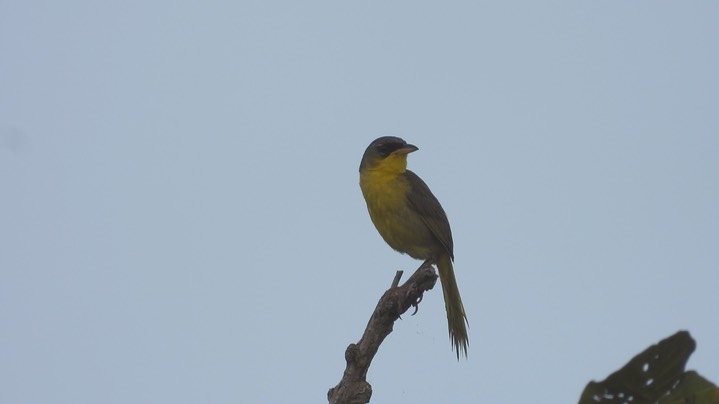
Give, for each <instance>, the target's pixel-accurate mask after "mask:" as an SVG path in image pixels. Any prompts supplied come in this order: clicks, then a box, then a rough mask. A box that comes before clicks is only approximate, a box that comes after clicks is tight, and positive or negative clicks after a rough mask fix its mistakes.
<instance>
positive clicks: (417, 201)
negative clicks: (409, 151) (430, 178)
mask: <svg viewBox="0 0 719 404" xmlns="http://www.w3.org/2000/svg"><path fill="white" fill-rule="evenodd" d="M405 173H406V175H407V180H408V181H409V184H410V192H409V194H407V199H408V202H409V204H410V206H412V208H413V209H414V210H415V211H416V212H417V213H419V214H420V216H421V217H422V221H424V223H425V224H426V225H427V227H429V229H430V230H431V231H432V233H433V234H434V236H435V237H437V239H438V240H439V242H440V243H442V245H443V246H444V248H445V249H446V250H447V252H448V253H449V256H450V257H451V258H452V259H453V260H454V243H453V242H452V230H451V229H450V227H449V220H447V214H446V213H444V209H442V205H440V203H439V201H438V200H437V198H436V197H435V196H434V194H432V191H430V189H429V187H428V186H427V184H425V182H424V181H422V179H421V178H419V176H418V175H417V174H415V173H413V172H412V171H410V170H407V171H406V172H405Z"/></svg>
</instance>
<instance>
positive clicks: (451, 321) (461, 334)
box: [437, 255, 469, 360]
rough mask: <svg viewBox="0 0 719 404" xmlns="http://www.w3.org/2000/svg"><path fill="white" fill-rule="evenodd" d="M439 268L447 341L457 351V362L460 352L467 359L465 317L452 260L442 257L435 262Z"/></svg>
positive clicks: (467, 341)
mask: <svg viewBox="0 0 719 404" xmlns="http://www.w3.org/2000/svg"><path fill="white" fill-rule="evenodd" d="M437 267H438V268H439V279H440V281H441V282H442V292H443V293H444V307H445V308H446V309H447V325H448V326H449V339H450V340H451V341H452V349H454V350H455V351H457V360H459V354H460V352H461V353H462V354H463V355H464V357H465V358H466V357H467V346H468V345H469V337H468V336H467V325H468V324H469V323H468V322H467V315H466V314H465V312H464V305H462V298H461V297H460V296H459V287H458V286H457V278H455V277H454V268H453V267H452V260H451V259H450V258H449V256H448V255H444V256H442V257H440V258H439V260H437Z"/></svg>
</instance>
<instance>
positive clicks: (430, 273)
mask: <svg viewBox="0 0 719 404" xmlns="http://www.w3.org/2000/svg"><path fill="white" fill-rule="evenodd" d="M401 276H402V273H401V271H398V273H397V275H395V278H394V280H393V282H392V287H390V288H389V289H388V290H387V291H386V292H384V295H382V297H381V298H380V299H379V303H377V307H376V308H375V309H374V312H373V313H372V317H371V318H370V319H369V322H368V323H367V328H366V329H365V331H364V334H363V335H362V338H361V339H360V340H359V342H358V343H356V344H350V346H348V347H347V350H346V351H345V360H346V361H347V367H346V368H345V371H344V375H343V376H342V380H340V382H339V384H337V386H335V387H333V388H331V389H330V390H329V391H328V392H327V399H328V400H329V402H330V404H365V403H368V402H369V400H370V397H371V396H372V386H370V384H369V383H367V371H368V370H369V366H370V363H371V362H372V359H373V358H374V356H375V354H376V353H377V350H378V349H379V346H380V344H382V341H384V339H385V338H386V337H387V336H388V335H389V333H391V332H392V326H393V325H394V322H395V321H396V320H397V319H398V318H399V316H400V315H402V314H403V313H404V312H406V311H407V310H409V308H410V307H417V304H418V303H419V302H420V301H421V300H422V295H423V294H424V292H425V291H427V290H430V289H432V288H433V287H434V285H435V283H437V273H436V272H435V270H434V268H433V267H432V265H431V263H428V262H425V263H424V264H422V265H421V266H420V267H419V268H418V269H417V271H415V273H414V274H412V276H411V277H410V278H409V279H407V282H405V283H404V284H403V285H402V286H397V285H398V284H399V279H400V277H401Z"/></svg>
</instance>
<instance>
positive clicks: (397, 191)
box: [359, 136, 469, 360]
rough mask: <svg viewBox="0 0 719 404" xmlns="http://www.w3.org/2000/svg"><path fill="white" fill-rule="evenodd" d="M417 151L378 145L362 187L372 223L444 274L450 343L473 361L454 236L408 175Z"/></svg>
mask: <svg viewBox="0 0 719 404" xmlns="http://www.w3.org/2000/svg"><path fill="white" fill-rule="evenodd" d="M417 150H419V148H418V147H417V146H415V145H412V144H409V143H407V142H405V141H404V140H403V139H401V138H399V137H395V136H383V137H379V138H377V139H375V140H374V141H373V142H372V143H370V144H369V146H368V147H367V149H366V150H365V152H364V155H363V156H362V161H361V163H360V166H359V173H360V181H359V184H360V188H361V190H362V195H363V196H364V199H365V202H366V203H367V210H368V211H369V216H370V219H372V223H373V224H374V226H375V227H376V228H377V231H378V232H379V234H380V235H381V236H382V238H383V239H384V241H385V242H386V243H387V244H389V246H390V247H392V248H393V249H394V250H396V251H399V252H400V253H403V254H407V255H409V256H410V257H412V258H414V259H419V260H425V263H427V262H430V263H432V264H436V266H437V268H438V269H439V279H440V282H441V284H442V292H443V295H444V305H445V309H446V311H447V325H448V328H449V338H450V342H451V343H452V349H453V350H454V351H455V352H456V353H457V360H459V358H460V353H461V354H462V355H463V356H464V357H465V358H466V357H467V347H468V345H469V338H468V335H467V326H468V325H469V323H468V321H467V315H466V313H465V311H464V305H463V304H462V298H461V296H460V294H459V287H458V285H457V279H456V277H455V274H454V268H453V262H454V244H453V241H452V230H451V229H450V226H449V220H447V214H446V213H445V212H444V209H443V208H442V205H440V203H439V201H438V200H437V198H436V197H435V196H434V194H432V191H430V189H429V187H428V186H427V184H426V183H425V182H424V181H422V179H421V178H420V177H419V176H418V175H417V174H415V173H414V172H412V171H410V170H408V169H407V155H408V154H409V153H412V152H415V151H417Z"/></svg>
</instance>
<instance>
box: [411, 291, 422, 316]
mask: <svg viewBox="0 0 719 404" xmlns="http://www.w3.org/2000/svg"><path fill="white" fill-rule="evenodd" d="M422 297H423V296H422V295H420V296H419V297H418V298H417V301H416V302H414V303H412V307H414V313H412V315H413V316H414V315H415V314H417V311H419V304H420V303H421V302H422Z"/></svg>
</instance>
